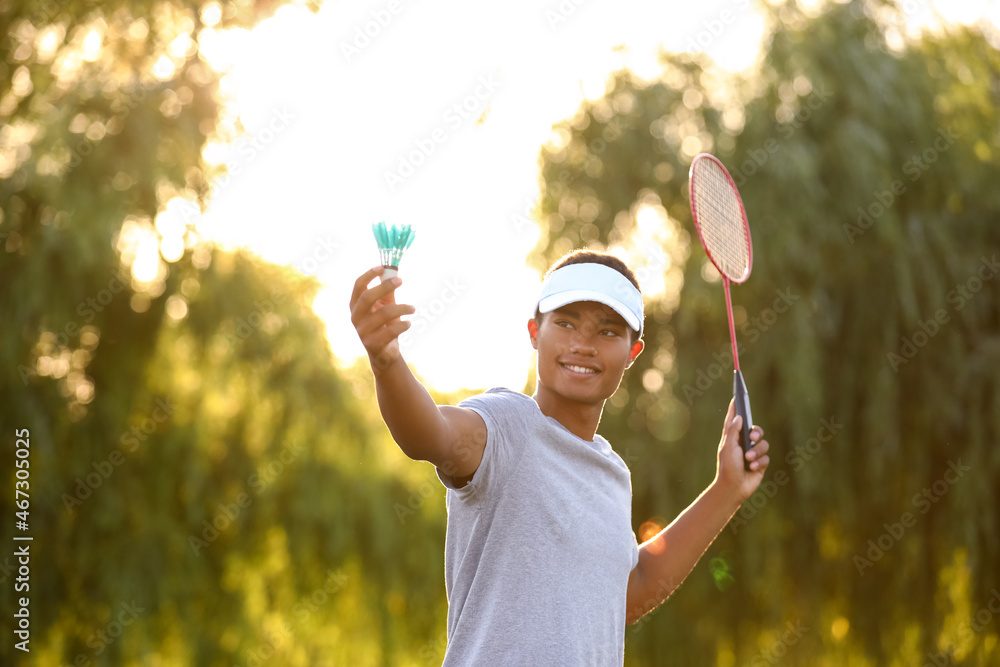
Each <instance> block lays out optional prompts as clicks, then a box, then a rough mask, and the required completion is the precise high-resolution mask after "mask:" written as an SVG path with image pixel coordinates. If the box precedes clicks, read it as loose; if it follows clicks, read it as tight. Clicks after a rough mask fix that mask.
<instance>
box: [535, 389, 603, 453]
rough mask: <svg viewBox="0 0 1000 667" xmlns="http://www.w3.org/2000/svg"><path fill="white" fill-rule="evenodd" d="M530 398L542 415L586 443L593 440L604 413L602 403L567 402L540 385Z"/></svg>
mask: <svg viewBox="0 0 1000 667" xmlns="http://www.w3.org/2000/svg"><path fill="white" fill-rule="evenodd" d="M532 398H533V399H535V403H537V404H538V409H539V410H541V411H542V414H543V415H545V416H546V417H552V418H553V419H555V420H556V421H557V422H559V423H560V424H562V425H563V426H564V427H565V428H566V430H567V431H569V432H570V433H572V434H573V435H575V436H577V437H578V438H582V439H584V440H586V441H588V442H592V441H593V440H594V434H595V433H597V425H598V424H599V423H600V422H601V413H602V412H603V411H604V401H600V402H598V403H580V402H577V401H569V400H567V399H565V398H563V397H562V396H559V395H556V394H554V393H553V392H551V391H549V390H547V389H545V387H543V386H541V385H539V386H538V387H537V388H536V389H535V395H534V396H532Z"/></svg>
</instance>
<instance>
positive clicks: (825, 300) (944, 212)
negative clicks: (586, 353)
mask: <svg viewBox="0 0 1000 667" xmlns="http://www.w3.org/2000/svg"><path fill="white" fill-rule="evenodd" d="M771 4H772V5H774V6H773V7H771V8H770V9H769V10H768V13H769V17H770V22H771V25H772V29H771V37H770V41H769V44H768V47H767V49H766V56H765V58H764V61H763V63H762V65H761V67H760V68H759V70H758V71H755V72H754V73H753V74H752V75H750V76H748V77H745V78H733V77H729V76H723V75H721V74H720V73H719V72H718V71H717V70H715V69H714V68H713V67H712V66H711V65H710V64H709V63H707V62H706V61H705V60H704V59H702V58H700V57H692V56H686V55H681V56H664V58H663V75H662V78H661V79H660V80H658V81H655V82H652V83H647V82H641V81H638V80H636V79H635V78H634V77H633V76H632V75H631V74H630V73H628V72H620V73H618V74H616V75H615V76H614V77H613V78H612V80H611V81H610V82H609V84H608V89H607V93H606V95H605V96H604V97H603V98H601V99H599V100H597V101H594V102H585V103H584V104H583V105H582V106H581V108H580V110H579V111H578V113H577V114H576V116H574V117H573V118H572V119H569V120H567V121H565V122H563V123H561V124H559V125H558V126H557V127H556V128H555V140H554V141H553V142H552V144H551V145H549V146H547V147H546V148H545V149H544V150H543V152H542V156H541V170H542V180H543V193H542V200H541V202H540V206H539V212H538V215H539V217H540V219H541V221H542V231H543V233H542V238H541V240H540V244H539V247H538V248H537V250H536V253H535V255H534V260H533V261H534V264H535V265H536V266H537V268H539V270H542V269H544V268H546V267H547V266H548V265H550V263H551V262H552V261H554V260H555V259H557V258H558V257H559V256H560V255H562V254H563V253H565V252H567V251H569V250H571V249H572V248H576V247H581V246H589V247H593V248H597V249H612V250H614V251H616V252H620V253H622V255H623V256H624V257H625V258H627V259H629V260H631V262H632V264H633V266H634V268H635V269H636V271H637V273H638V274H639V276H640V278H641V279H644V281H645V284H646V291H647V293H648V295H649V304H648V306H649V308H648V316H647V325H646V339H647V345H648V346H647V351H646V353H645V354H643V355H642V356H641V357H640V359H639V360H638V362H637V363H636V365H635V366H634V367H633V369H632V370H631V371H630V372H629V373H627V374H626V377H625V382H624V383H623V386H622V388H621V389H620V390H619V393H618V394H616V395H615V396H614V397H613V398H612V400H611V401H610V403H609V405H608V408H607V410H606V413H605V417H604V420H603V421H602V433H603V434H604V435H606V436H607V437H608V438H609V439H610V440H611V442H612V443H613V444H614V445H615V447H616V449H617V450H618V451H619V452H620V453H622V455H623V457H624V458H625V459H626V461H627V462H629V464H630V467H631V469H632V481H633V488H634V494H635V496H634V497H635V503H634V519H635V524H636V530H637V534H639V535H640V538H641V537H642V536H643V535H645V534H646V531H647V530H651V529H652V526H654V525H657V524H658V525H665V524H664V522H665V521H666V520H667V519H666V518H664V517H667V518H669V517H672V516H675V515H676V513H677V512H679V511H680V510H682V509H683V508H684V507H685V506H686V505H687V504H688V503H689V502H690V501H691V500H692V499H693V498H694V497H695V495H696V494H697V493H698V492H699V491H700V490H701V489H702V488H704V486H705V485H706V484H708V483H709V482H710V481H711V479H712V476H713V474H714V466H715V457H714V451H715V445H716V438H717V433H719V430H720V428H721V418H722V416H723V414H724V411H725V408H726V404H727V403H728V400H729V398H730V397H731V395H732V393H731V392H732V381H731V373H732V354H731V352H730V351H729V337H728V325H727V324H726V314H725V307H724V300H723V294H722V289H721V284H720V282H719V276H718V274H717V273H716V272H715V270H714V268H713V267H711V266H710V264H709V263H708V261H707V259H706V258H705V255H704V251H703V250H702V249H701V247H700V244H699V243H698V241H697V236H696V235H694V234H693V231H692V225H691V222H690V212H689V211H690V209H689V203H688V198H687V177H686V176H687V169H688V166H689V164H690V161H691V159H692V158H693V157H694V155H695V154H696V153H698V152H700V151H709V152H713V153H715V154H716V155H717V156H719V157H720V158H721V159H722V161H723V162H724V163H725V164H727V165H728V166H729V167H730V171H731V172H732V174H733V176H734V179H735V180H736V182H737V184H738V185H739V186H740V188H741V193H742V195H743V198H744V202H745V205H746V208H747V212H748V215H749V219H750V225H751V231H752V233H753V235H754V242H755V243H754V249H755V263H754V271H753V275H752V276H751V279H750V280H749V282H747V283H746V284H744V285H740V286H736V287H735V288H734V291H733V301H734V308H735V311H736V313H735V315H736V319H737V337H738V342H739V345H740V346H741V363H742V366H743V370H744V373H745V374H746V377H747V382H748V384H749V388H750V392H751V397H752V401H753V408H754V411H753V412H754V415H755V417H756V418H757V419H758V420H759V421H760V423H761V424H762V425H764V426H765V427H766V428H767V430H768V439H769V441H770V442H771V443H772V454H771V458H772V463H771V468H770V471H769V474H768V477H767V481H766V482H765V484H764V485H763V486H762V488H761V490H759V491H758V493H757V495H755V496H754V498H752V499H751V501H750V502H748V503H747V504H746V505H745V506H744V508H743V509H742V510H741V511H740V513H738V514H737V516H736V517H735V518H734V520H733V522H732V523H731V525H730V526H729V528H727V529H726V530H725V531H724V533H723V535H722V536H721V537H720V539H719V540H718V541H717V542H716V544H715V545H714V546H713V547H712V549H711V551H710V552H709V554H708V555H706V557H705V559H704V560H703V562H702V563H701V564H700V565H699V566H698V568H697V569H696V570H695V572H694V573H693V574H692V576H691V578H690V579H689V580H688V583H686V584H685V586H684V588H683V589H682V590H681V591H679V592H678V593H676V594H675V595H674V597H673V598H672V599H671V600H670V601H669V602H668V603H667V604H666V605H665V606H664V607H662V608H661V609H660V610H659V611H657V612H655V613H654V614H653V615H652V616H650V617H647V618H646V619H643V621H641V622H640V623H639V624H638V625H637V626H636V627H635V628H634V629H633V630H631V631H630V632H629V633H628V647H627V651H626V656H627V658H626V662H627V664H632V665H641V664H663V661H664V659H665V656H669V661H670V662H671V663H672V664H673V663H676V664H685V665H702V664H718V665H733V664H755V665H756V664H772V663H776V662H777V661H779V660H780V661H781V663H782V664H794V665H831V666H833V665H844V664H851V665H875V664H879V665H882V664H885V665H922V664H944V663H942V662H940V660H942V659H947V660H949V661H951V662H948V664H968V665H987V664H995V660H996V642H997V637H998V633H1000V615H997V614H995V613H993V612H990V611H989V607H988V604H989V603H990V600H991V599H992V598H993V597H996V598H997V599H1000V594H997V592H996V591H997V587H998V585H1000V581H998V579H1000V577H998V575H997V570H996V564H997V562H1000V541H998V540H1000V538H998V536H997V531H996V526H997V525H998V522H1000V516H998V508H1000V502H998V500H1000V499H998V492H997V488H998V484H997V482H998V481H1000V448H998V447H997V445H998V442H1000V381H998V378H1000V376H998V374H997V369H998V368H1000V279H997V278H996V275H997V272H998V271H1000V266H998V264H997V260H998V257H997V254H996V252H997V250H998V249H1000V227H998V226H997V224H996V220H997V218H998V216H1000V193H998V191H997V189H996V187H994V186H993V184H994V183H995V182H996V181H997V179H998V178H1000V161H998V159H997V151H998V150H1000V113H998V111H997V109H998V107H1000V53H998V51H997V49H996V47H995V46H993V45H992V44H991V42H990V38H988V37H987V36H984V35H983V34H982V33H981V32H979V31H977V30H975V29H970V28H952V29H950V30H949V31H948V32H942V33H938V34H933V35H926V36H924V37H923V38H922V39H919V40H918V39H907V38H905V37H903V31H902V30H901V28H900V26H901V25H902V23H903V14H902V9H901V8H900V7H897V6H896V5H894V4H892V3H886V2H876V1H871V2H860V1H852V2H847V3H831V4H829V5H828V6H826V7H825V8H824V9H823V10H822V11H817V10H810V13H809V14H808V15H807V13H806V12H804V11H803V10H801V9H799V8H798V7H797V5H796V4H795V3H793V2H788V3H771ZM990 37H991V38H993V39H994V40H995V38H996V35H995V34H993V35H991V36H990ZM993 43H995V41H994V42H993ZM661 279H662V283H661V282H660V280H661ZM647 520H650V523H648V524H647V523H646V521H647ZM993 604H994V606H995V604H996V603H995V602H994V603H993ZM977 614H978V615H977ZM984 621H985V622H984ZM931 660H938V661H939V662H931Z"/></svg>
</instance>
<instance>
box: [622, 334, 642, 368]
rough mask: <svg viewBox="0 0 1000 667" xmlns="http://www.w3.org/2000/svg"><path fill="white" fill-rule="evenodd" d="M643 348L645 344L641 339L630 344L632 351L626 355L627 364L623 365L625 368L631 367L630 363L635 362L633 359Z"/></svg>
mask: <svg viewBox="0 0 1000 667" xmlns="http://www.w3.org/2000/svg"><path fill="white" fill-rule="evenodd" d="M645 346H646V344H645V343H643V342H642V340H641V339H640V340H637V341H635V342H634V343H632V349H631V350H630V351H629V353H628V363H627V364H625V368H628V367H629V366H631V365H632V362H633V361H635V358H636V357H638V356H639V353H640V352H642V349H643V348H644V347H645Z"/></svg>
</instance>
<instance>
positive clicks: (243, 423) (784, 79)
mask: <svg viewBox="0 0 1000 667" xmlns="http://www.w3.org/2000/svg"><path fill="white" fill-rule="evenodd" d="M673 4H674V3H654V2H638V1H636V2H623V3H610V2H604V1H601V0H593V1H592V2H583V1H582V0H562V1H556V0H553V1H552V2H548V3H535V2H527V1H526V0H525V1H519V2H511V3H503V4H500V5H493V6H488V7H485V6H480V5H478V4H474V3H459V2H444V3H437V4H431V3H416V2H413V3H411V2H408V1H404V0H386V1H385V2H368V3H344V2H326V3H319V2H295V1H291V2H277V1H270V0H260V1H254V0H233V1H231V2H216V1H211V2H182V1H179V0H162V1H159V2H146V1H141V0H140V1H135V2H124V1H118V0H116V1H112V2H102V3H98V2H92V1H89V0H87V1H82V0H44V1H41V2H19V1H17V0H0V25H2V26H3V28H2V31H3V32H2V36H0V318H2V319H0V321H2V324H3V327H2V336H0V361H2V364H0V383H2V384H0V399H2V407H0V433H2V438H3V447H2V452H3V454H2V458H3V461H2V464H0V470H2V471H3V475H2V477H3V482H4V485H5V488H4V490H3V492H2V493H0V498H2V500H0V510H2V512H0V514H2V517H3V519H2V521H0V541H2V543H3V544H4V545H5V546H3V547H2V549H0V584H2V593H0V596H2V599H3V614H2V616H0V635H2V636H3V637H4V639H3V642H2V643H0V663H3V664H25V665H28V664H31V665H78V666H79V665H265V664H272V665H352V666H354V665H360V666H364V665H401V666H418V665H435V664H440V662H441V660H442V658H443V655H444V648H445V637H446V635H445V621H446V613H447V600H446V598H445V589H444V577H443V546H444V533H445V523H446V514H445V508H444V502H443V501H444V489H443V487H441V486H440V484H439V483H438V482H437V480H436V478H435V476H434V472H433V469H432V468H431V466H430V465H428V464H426V463H414V462H412V461H409V460H408V459H406V458H405V456H403V455H402V454H401V453H400V452H399V451H398V449H397V448H396V447H395V445H394V444H393V443H392V441H391V440H390V439H389V437H388V433H387V431H386V429H385V427H384V425H383V424H382V422H381V421H380V419H379V415H378V409H377V405H376V402H375V399H374V394H373V382H372V380H371V375H370V371H369V370H368V365H367V359H366V358H365V357H364V356H363V350H362V349H361V347H360V344H359V343H358V341H357V336H356V334H355V333H354V331H353V329H352V328H351V326H350V322H349V312H348V299H349V294H350V290H351V287H352V285H353V282H354V279H355V278H356V277H357V276H358V275H360V274H361V273H362V272H363V271H365V270H366V269H368V268H370V267H371V266H372V265H374V264H375V263H377V261H378V260H377V253H376V249H375V243H374V239H373V238H372V236H371V231H370V226H371V223H373V222H376V221H378V220H386V221H387V222H389V223H390V224H392V223H399V224H407V223H408V224H412V225H413V226H414V228H415V229H416V230H417V237H416V242H415V244H414V246H413V248H411V250H409V251H408V254H407V255H406V256H405V257H404V260H403V263H402V267H401V275H402V277H403V280H404V286H403V287H402V288H401V292H400V299H401V300H405V301H407V302H409V303H412V304H414V305H415V306H416V307H417V312H416V314H415V315H414V316H413V317H412V319H413V322H414V326H413V327H412V329H411V331H410V332H408V335H407V336H406V337H405V338H404V339H403V340H401V345H402V348H403V353H404V356H406V358H407V359H408V360H409V361H410V362H411V363H412V365H413V367H414V368H415V370H416V371H417V373H418V374H419V375H420V376H421V377H422V378H423V379H424V380H425V382H426V383H427V385H428V386H429V388H431V390H432V391H433V392H434V393H435V396H436V397H437V398H438V399H439V401H440V402H448V403H453V402H456V401H458V400H461V398H463V397H465V396H468V395H470V394H472V393H476V392H478V391H481V390H482V389H483V388H486V387H490V386H497V385H503V386H508V387H511V388H513V389H518V390H523V391H526V392H528V393H531V392H532V391H533V387H534V380H533V375H532V372H533V371H532V357H531V348H530V345H529V344H528V341H527V339H526V337H525V335H524V331H525V329H524V322H525V321H526V319H527V318H528V317H529V316H530V315H531V309H532V306H533V302H532V295H533V293H534V290H535V288H536V287H537V284H538V281H539V278H540V275H541V274H542V273H543V272H544V270H545V269H546V268H547V267H548V266H549V265H550V264H551V263H552V262H553V261H554V260H556V259H557V258H558V257H559V256H561V255H562V254H563V253H565V252H567V251H570V250H572V249H574V248H580V247H590V248H595V249H601V250H609V251H611V252H614V253H615V254H618V255H620V256H621V257H623V258H624V259H626V260H627V261H628V262H629V263H630V264H631V265H632V267H633V268H634V269H635V271H636V273H637V275H638V277H639V279H640V282H641V284H642V287H643V292H644V295H645V297H646V306H647V322H646V334H645V336H646V340H647V347H646V352H645V353H644V354H643V355H642V356H641V357H640V358H639V360H638V361H637V363H636V364H635V365H634V366H633V367H632V369H631V370H630V371H629V372H628V373H627V374H626V377H625V379H624V381H623V383H622V386H621V388H620V389H619V390H618V392H617V393H616V394H615V395H614V396H613V397H612V398H611V400H610V401H609V402H608V404H607V406H606V409H605V413H604V418H603V420H602V424H601V428H600V432H601V433H602V434H603V435H604V436H605V437H607V438H608V439H609V440H610V441H611V443H612V444H613V445H614V447H615V448H616V450H617V451H618V452H619V453H620V454H621V455H622V457H623V458H624V459H625V460H626V462H627V463H628V464H629V466H630V468H631V470H632V483H633V491H634V504H633V523H634V529H635V531H636V534H637V536H638V538H639V539H640V540H642V539H645V538H646V537H649V536H650V535H652V534H654V533H655V532H656V531H658V530H659V529H660V528H661V527H662V526H664V525H666V524H667V523H669V521H670V520H671V519H672V518H673V517H674V516H676V515H677V513H678V512H680V511H681V510H682V509H684V507H686V506H687V504H688V503H690V501H691V500H693V499H694V498H695V497H696V496H697V494H698V493H699V492H700V491H701V490H702V489H703V488H704V487H705V486H706V485H707V484H708V483H709V482H710V481H711V479H712V476H713V475H714V466H715V447H716V444H717V440H718V433H719V430H720V428H721V419H722V416H723V414H724V411H725V408H726V405H727V403H728V400H729V398H730V396H731V391H732V383H731V379H730V378H731V372H732V371H731V368H732V365H731V364H732V358H731V353H730V352H729V338H728V336H727V324H726V313H725V308H724V300H723V297H722V289H721V284H720V278H719V276H718V274H717V273H716V272H715V270H714V269H713V268H712V267H711V265H710V264H709V263H708V262H707V260H706V259H705V256H704V252H703V251H702V249H701V247H700V245H699V244H698V243H697V237H696V236H695V235H694V234H693V229H692V225H691V220H690V212H689V203H688V201H687V169H688V166H689V164H690V161H691V159H692V158H693V157H694V156H695V155H696V154H697V153H699V152H701V151H709V152H712V153H714V154H716V155H717V156H719V157H720V158H721V159H722V161H723V162H724V163H725V164H727V165H728V166H729V169H730V171H731V172H732V174H733V176H734V178H735V180H736V182H737V184H738V185H739V186H740V189H741V193H742V195H743V198H744V202H745V205H746V208H747V212H748V215H749V219H750V226H751V230H752V234H753V237H754V251H755V257H754V260H755V261H754V270H753V275H752V276H751V279H750V280H749V281H748V282H747V283H745V284H744V285H740V286H737V287H735V288H734V290H733V301H734V311H735V317H736V327H737V336H738V340H739V343H740V345H741V353H740V357H741V362H742V367H743V370H744V373H745V375H746V378H747V383H748V386H749V389H750V392H751V396H752V397H753V408H754V415H755V417H756V420H757V421H758V423H760V424H761V425H763V426H764V427H765V428H766V430H767V434H768V440H769V441H770V442H771V446H772V463H771V467H770V470H769V473H768V476H767V478H766V481H765V483H764V484H763V485H762V487H761V489H760V490H759V491H758V492H757V494H756V495H755V496H754V497H753V498H751V499H750V500H749V501H748V502H747V503H746V504H745V505H744V507H743V508H742V509H741V510H740V512H739V513H738V514H737V515H736V517H734V519H733V521H732V522H731V524H730V525H729V527H727V528H726V529H725V530H724V531H723V533H722V534H721V536H720V537H719V539H718V540H717V541H716V543H715V544H714V545H713V546H712V547H711V548H710V549H709V551H708V552H707V553H706V555H705V557H704V558H703V560H702V562H701V563H700V564H699V565H698V567H697V568H696V569H695V570H694V572H693V573H692V575H691V576H690V577H689V579H688V580H687V582H686V583H685V584H684V585H683V586H682V588H681V589H679V590H678V591H677V592H676V593H675V594H674V595H673V597H672V598H670V600H668V601H667V603H665V604H664V605H663V606H662V607H660V609H658V610H657V611H655V612H654V613H652V614H651V615H649V616H647V617H645V618H644V619H642V620H641V621H640V622H639V623H637V624H636V625H634V626H630V628H629V629H628V631H627V633H626V651H625V662H626V664H627V665H630V666H631V665H635V666H638V665H662V664H679V665H713V666H718V667H732V666H735V665H748V666H754V667H757V666H761V665H778V664H783V665H822V666H839V665H859V666H862V665H865V666H867V665H899V666H909V665H914V666H924V665H938V666H940V665H983V666H985V665H995V664H998V662H1000V647H998V645H997V643H998V635H1000V575H998V565H1000V537H998V526H1000V515H998V513H1000V498H998V495H1000V494H998V491H997V488H998V483H1000V449H998V445H1000V379H998V378H1000V372H998V371H1000V278H998V277H997V274H998V273H1000V263H998V259H1000V224H998V222H1000V189H998V188H997V183H998V182H1000V112H998V108H1000V52H998V48H1000V29H998V26H1000V6H998V3H996V2H973V1H967V2H948V3H945V2H931V1H930V0H928V1H926V2H920V1H912V2H910V1H906V2H888V1H886V2H883V1H878V0H852V1H847V2H781V1H778V0H773V1H770V2H760V3H754V2H750V1H749V0H725V1H715V2H702V3H697V6H683V7H676V6H671V5H673ZM689 4H694V3H689ZM19 438H20V439H21V440H23V441H26V442H28V443H29V447H28V450H29V451H30V454H29V455H28V456H27V458H24V455H23V454H22V455H20V456H21V457H22V458H18V456H19V455H18V454H17V450H18V449H22V450H23V449H25V448H24V446H23V445H18V444H17V440H18V439H19ZM18 461H21V462H22V463H20V464H19V463H17V462H18ZM23 461H27V462H28V464H29V465H28V467H25V466H24V465H23ZM17 466H20V467H17ZM18 481H22V482H28V484H22V485H21V487H17V486H16V484H17V482H18ZM18 488H20V489H24V490H25V491H26V492H27V494H28V496H29V498H28V500H29V502H28V503H27V504H24V503H22V505H21V506H18V505H17V502H18V501H23V500H24V496H23V495H22V496H20V497H18V496H17V495H16V491H17V490H18ZM18 512H20V513H21V514H18ZM22 522H23V523H22ZM15 537H31V538H32V539H31V541H30V542H29V541H26V540H15V539H14V538H15ZM24 545H29V548H30V565H29V568H30V569H29V572H28V574H25V573H24V572H23V571H19V567H20V564H19V563H18V560H17V556H15V550H16V549H19V548H22V547H23V546H24ZM19 579H20V581H19ZM25 583H27V584H28V585H29V586H30V588H29V589H28V590H27V591H25V590H24V588H23V584H25ZM24 596H28V597H29V598H30V604H29V607H28V610H29V614H30V615H29V618H30V643H29V644H27V645H26V646H27V647H29V648H30V653H24V652H22V651H20V650H18V649H17V648H16V647H15V644H16V643H17V642H19V641H21V639H23V638H21V639H19V638H18V637H17V635H15V633H14V630H15V629H16V628H17V627H18V623H19V619H18V618H16V617H15V613H20V612H19V610H20V609H21V605H20V604H19V602H18V600H19V598H21V597H24Z"/></svg>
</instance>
